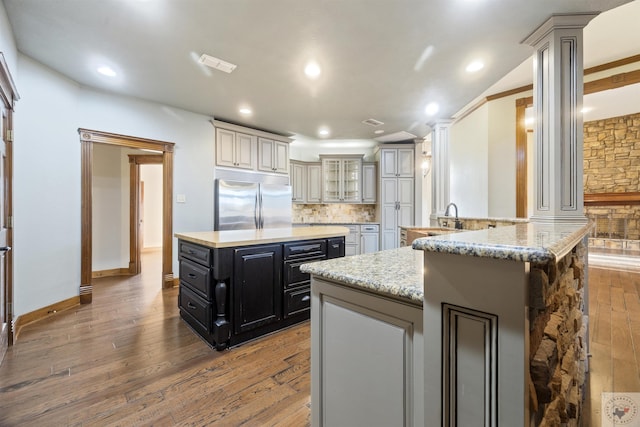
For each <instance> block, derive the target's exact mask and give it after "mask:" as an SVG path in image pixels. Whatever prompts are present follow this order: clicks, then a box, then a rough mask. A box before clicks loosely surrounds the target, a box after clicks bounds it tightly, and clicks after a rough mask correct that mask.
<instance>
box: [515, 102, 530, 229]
mask: <svg viewBox="0 0 640 427" xmlns="http://www.w3.org/2000/svg"><path fill="white" fill-rule="evenodd" d="M531 105H533V97H532V96H529V97H527V98H519V99H516V218H527V216H528V214H527V210H528V208H527V195H528V188H529V185H528V170H527V162H528V156H527V127H526V125H525V122H524V120H525V111H526V109H527V107H529V106H531Z"/></svg>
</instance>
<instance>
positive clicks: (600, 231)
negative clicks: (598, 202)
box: [583, 113, 640, 240]
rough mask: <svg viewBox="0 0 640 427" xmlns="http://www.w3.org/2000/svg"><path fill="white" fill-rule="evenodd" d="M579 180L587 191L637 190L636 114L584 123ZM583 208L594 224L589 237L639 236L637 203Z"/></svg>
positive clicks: (639, 126) (639, 124)
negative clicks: (582, 164) (582, 176)
mask: <svg viewBox="0 0 640 427" xmlns="http://www.w3.org/2000/svg"><path fill="white" fill-rule="evenodd" d="M583 182H584V192H585V193H587V194H591V193H625V192H638V191H640V113H636V114H630V115H627V116H620V117H612V118H609V119H603V120H595V121H591V122H585V124H584V180H583ZM584 210H585V215H586V216H588V217H589V218H591V219H594V220H595V221H596V223H597V224H596V232H597V235H595V236H593V237H606V238H613V239H632V240H633V239H635V240H638V239H640V206H638V205H626V206H586V207H585V209H584ZM625 223H626V224H625ZM625 231H626V235H623V234H624V232H625ZM609 233H611V234H612V235H611V236H608V235H607V234H609Z"/></svg>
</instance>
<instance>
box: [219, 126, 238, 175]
mask: <svg viewBox="0 0 640 427" xmlns="http://www.w3.org/2000/svg"><path fill="white" fill-rule="evenodd" d="M235 144H236V133H235V132H232V131H230V130H226V129H216V164H217V165H218V166H231V167H235V166H236V161H235Z"/></svg>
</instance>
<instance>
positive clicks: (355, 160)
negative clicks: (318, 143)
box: [320, 154, 363, 203]
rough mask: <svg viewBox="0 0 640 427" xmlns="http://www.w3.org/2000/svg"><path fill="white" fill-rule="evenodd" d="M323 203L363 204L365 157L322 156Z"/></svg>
mask: <svg viewBox="0 0 640 427" xmlns="http://www.w3.org/2000/svg"><path fill="white" fill-rule="evenodd" d="M320 158H321V160H322V177H323V181H322V184H323V185H322V202H323V203H362V158H363V155H361V154H357V155H348V156H345V155H342V156H329V155H328V156H324V155H321V156H320Z"/></svg>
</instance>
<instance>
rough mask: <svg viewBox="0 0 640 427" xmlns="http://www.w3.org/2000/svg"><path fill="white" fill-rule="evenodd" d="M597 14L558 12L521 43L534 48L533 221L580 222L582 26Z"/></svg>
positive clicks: (582, 193)
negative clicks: (566, 13) (559, 13)
mask: <svg viewBox="0 0 640 427" xmlns="http://www.w3.org/2000/svg"><path fill="white" fill-rule="evenodd" d="M596 15H597V14H593V13H585V14H575V15H554V16H552V17H551V18H549V19H548V20H547V21H546V22H545V23H544V24H542V25H541V26H540V27H539V28H538V29H537V30H535V31H534V32H533V33H532V34H531V35H530V36H529V37H527V38H526V39H525V40H524V42H523V43H526V44H529V45H531V46H533V47H534V48H535V53H534V57H533V64H534V65H533V68H534V80H533V104H534V112H535V120H536V122H535V148H534V153H535V155H534V213H533V216H532V217H531V220H532V221H535V222H549V223H551V222H563V223H582V222H586V221H587V219H586V218H585V216H584V213H583V210H584V209H583V208H584V188H583V187H584V186H583V182H582V179H583V165H582V159H583V154H582V144H583V135H582V132H583V130H582V112H581V109H582V94H583V88H584V83H583V63H582V29H583V28H584V27H585V25H587V23H589V21H591V19H593V18H594V17H595V16H596Z"/></svg>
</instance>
